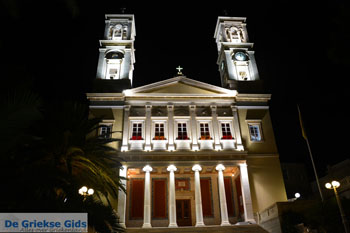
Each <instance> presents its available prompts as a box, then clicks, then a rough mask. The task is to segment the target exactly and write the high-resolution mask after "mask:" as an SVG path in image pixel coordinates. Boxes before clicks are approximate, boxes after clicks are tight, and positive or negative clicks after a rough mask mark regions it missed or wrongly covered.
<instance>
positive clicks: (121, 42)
mask: <svg viewBox="0 0 350 233" xmlns="http://www.w3.org/2000/svg"><path fill="white" fill-rule="evenodd" d="M133 44H134V41H133V40H100V46H130V45H131V47H132V46H133Z"/></svg>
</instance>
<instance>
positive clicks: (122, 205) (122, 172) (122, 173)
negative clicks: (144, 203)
mask: <svg viewBox="0 0 350 233" xmlns="http://www.w3.org/2000/svg"><path fill="white" fill-rule="evenodd" d="M127 169H128V168H127V167H126V166H123V168H122V169H119V177H124V178H126V174H127ZM121 183H122V184H123V185H124V187H125V190H126V180H124V179H123V180H121ZM125 209H126V194H125V193H124V192H123V191H122V190H119V193H118V214H119V224H120V225H121V226H122V227H124V228H126V225H125Z"/></svg>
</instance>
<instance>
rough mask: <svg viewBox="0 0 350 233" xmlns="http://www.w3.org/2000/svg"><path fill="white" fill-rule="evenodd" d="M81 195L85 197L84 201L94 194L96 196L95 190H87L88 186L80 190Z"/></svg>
mask: <svg viewBox="0 0 350 233" xmlns="http://www.w3.org/2000/svg"><path fill="white" fill-rule="evenodd" d="M78 192H79V194H80V195H82V196H84V201H85V199H86V197H87V196H91V195H92V194H94V192H95V191H94V190H93V189H92V188H89V189H88V188H87V187H86V186H83V187H81V188H80V189H79V191H78Z"/></svg>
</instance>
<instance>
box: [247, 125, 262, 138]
mask: <svg viewBox="0 0 350 233" xmlns="http://www.w3.org/2000/svg"><path fill="white" fill-rule="evenodd" d="M249 133H250V140H251V141H253V142H260V141H262V137H261V129H260V124H249Z"/></svg>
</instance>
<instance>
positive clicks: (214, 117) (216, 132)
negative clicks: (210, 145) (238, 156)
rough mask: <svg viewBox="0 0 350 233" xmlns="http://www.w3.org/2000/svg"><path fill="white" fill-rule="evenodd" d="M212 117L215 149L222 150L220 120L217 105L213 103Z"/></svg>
mask: <svg viewBox="0 0 350 233" xmlns="http://www.w3.org/2000/svg"><path fill="white" fill-rule="evenodd" d="M210 108H211V117H212V121H213V132H214V143H215V147H214V148H215V150H221V149H222V148H221V144H220V133H219V127H220V126H219V122H218V117H217V114H216V105H211V106H210Z"/></svg>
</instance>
